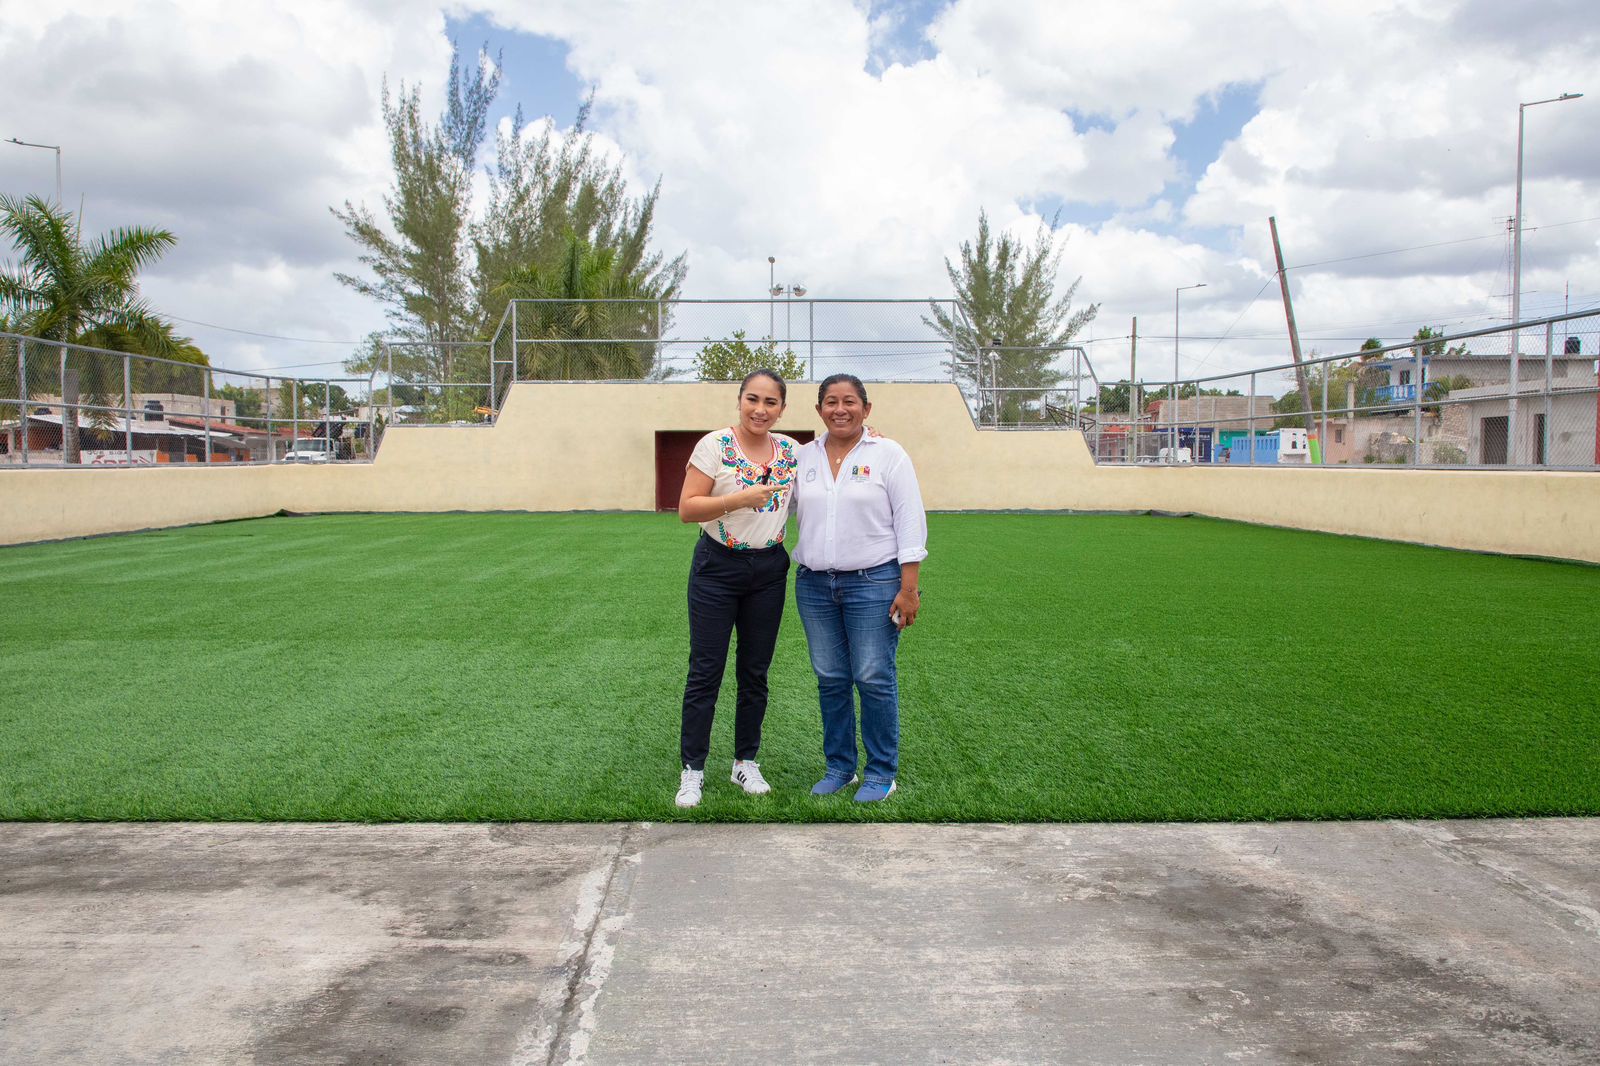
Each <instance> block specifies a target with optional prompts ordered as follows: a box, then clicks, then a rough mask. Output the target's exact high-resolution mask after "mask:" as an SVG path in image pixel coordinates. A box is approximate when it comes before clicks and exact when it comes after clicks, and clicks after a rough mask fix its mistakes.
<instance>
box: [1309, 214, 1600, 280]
mask: <svg viewBox="0 0 1600 1066" xmlns="http://www.w3.org/2000/svg"><path fill="white" fill-rule="evenodd" d="M1584 222H1600V215H1595V216H1591V217H1589V218H1574V219H1571V220H1569V221H1566V222H1551V223H1548V224H1546V225H1543V226H1525V227H1523V230H1522V232H1523V234H1524V235H1527V234H1529V233H1536V232H1538V231H1539V230H1541V229H1559V228H1560V227H1562V226H1576V225H1579V224H1581V223H1584ZM1503 236H1505V235H1504V234H1503V233H1486V234H1483V235H1482V236H1479V237H1460V238H1457V239H1456V240H1453V241H1434V242H1432V243H1430V244H1413V245H1411V246H1410V247H1407V248H1390V249H1387V250H1386V251H1382V252H1364V253H1362V254H1361V255H1346V256H1341V257H1340V258H1338V259H1318V260H1316V261H1315V262H1311V263H1296V264H1295V265H1294V266H1289V267H1284V270H1304V269H1306V268H1307V267H1314V266H1329V265H1331V264H1333V263H1353V262H1355V261H1356V260H1358V259H1376V258H1378V257H1379V256H1384V255H1399V254H1401V253H1402V252H1420V251H1423V250H1425V249H1428V248H1445V247H1448V246H1450V245H1453V244H1472V243H1474V242H1476V241H1494V240H1499V239H1500V238H1502V237H1503Z"/></svg>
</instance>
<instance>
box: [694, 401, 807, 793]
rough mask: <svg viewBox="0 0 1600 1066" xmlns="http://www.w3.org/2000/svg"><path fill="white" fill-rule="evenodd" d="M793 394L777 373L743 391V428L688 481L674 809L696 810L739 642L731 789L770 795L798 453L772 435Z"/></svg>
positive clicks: (718, 434)
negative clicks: (767, 730) (764, 733)
mask: <svg viewBox="0 0 1600 1066" xmlns="http://www.w3.org/2000/svg"><path fill="white" fill-rule="evenodd" d="M787 400H788V390H787V388H786V387H785V385H784V383H783V378H782V377H780V376H779V375H778V373H777V371H775V370H757V371H755V372H754V373H753V374H751V375H750V376H749V377H747V378H745V379H744V381H742V382H740V384H739V420H738V421H737V422H736V423H735V424H734V425H731V426H729V427H727V428H726V429H719V430H716V431H715V432H712V433H708V434H706V435H705V436H704V437H702V438H701V439H700V442H699V443H698V444H696V445H695V449H694V451H693V452H692V453H691V454H690V456H689V466H688V470H687V471H685V473H684V479H683V494H682V495H681V496H680V497H679V498H678V517H679V518H681V519H682V520H683V521H684V522H696V523H698V524H699V526H700V539H699V540H698V541H696V543H695V547H694V559H693V562H692V563H691V565H690V567H689V679H688V681H687V682H686V683H685V685H684V689H683V729H682V732H681V734H680V737H679V757H680V760H681V762H682V765H683V770H682V773H681V775H680V777H679V780H678V795H677V798H676V801H675V802H676V803H677V805H678V806H679V807H694V806H697V805H698V804H699V803H700V798H701V795H702V793H703V791H704V788H705V766H706V756H707V755H708V754H709V753H710V749H711V719H712V716H713V714H714V713H715V711H716V706H717V694H718V692H720V691H721V688H722V674H723V670H724V668H725V667H726V666H727V662H728V640H729V637H730V636H731V635H732V633H733V632H734V631H737V632H738V634H739V645H738V650H737V652H736V653H735V656H734V675H735V677H736V678H737V679H738V684H739V695H738V700H737V702H736V705H735V711H734V719H733V759H734V761H733V775H732V780H733V783H734V784H736V785H738V786H739V787H740V788H742V789H743V790H744V791H745V792H746V793H748V794H749V795H752V796H758V795H762V794H764V793H767V792H770V791H771V787H770V786H769V785H768V784H767V782H766V780H765V779H764V778H763V777H762V776H761V767H760V765H759V764H758V763H757V762H756V753H757V751H758V750H759V749H760V747H761V723H762V720H763V719H764V718H765V717H766V713H767V668H768V667H769V666H770V665H771V664H772V652H773V648H774V647H775V646H776V645H777V642H778V625H779V623H780V622H781V621H782V619H783V600H784V594H785V591H786V589H787V586H788V578H789V553H788V551H787V550H786V549H785V548H784V546H783V534H784V526H785V524H786V523H787V521H788V518H789V495H790V492H791V490H792V489H793V487H794V472H795V465H796V461H797V460H796V452H797V447H796V444H795V442H794V441H793V440H792V439H791V438H789V437H785V436H784V435H782V434H781V433H774V432H772V427H773V426H775V425H777V422H778V419H779V418H781V417H782V416H783V409H784V405H785V403H786V402H787Z"/></svg>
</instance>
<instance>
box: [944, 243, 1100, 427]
mask: <svg viewBox="0 0 1600 1066" xmlns="http://www.w3.org/2000/svg"><path fill="white" fill-rule="evenodd" d="M1053 222H1054V220H1052V225H1051V226H1045V225H1041V226H1040V227H1039V232H1038V235H1037V236H1036V237H1035V239H1034V241H1033V243H1032V244H1025V243H1024V242H1023V241H1022V240H1020V239H1018V238H1016V237H1013V236H1012V235H1011V234H1009V233H1002V234H1000V236H999V238H998V239H996V238H995V237H994V235H993V234H992V233H991V232H990V229H989V216H988V214H987V213H986V212H984V211H979V212H978V236H977V240H976V241H963V242H962V244H961V261H960V263H959V264H956V263H952V262H951V261H950V260H949V259H946V260H945V263H944V265H945V272H946V273H947V274H949V276H950V284H951V285H952V286H953V287H954V289H955V294H956V306H957V308H958V311H959V313H958V314H955V315H952V314H950V313H949V312H948V311H947V310H945V308H944V307H941V306H940V305H938V304H933V305H931V306H932V315H931V317H925V318H924V319H923V321H924V322H926V323H927V324H928V325H929V326H931V327H932V328H933V329H934V330H936V331H937V332H938V333H939V335H940V336H942V337H944V338H945V339H946V340H947V341H949V342H950V344H951V347H952V348H953V349H954V351H955V353H956V364H955V373H956V379H957V380H958V381H961V382H964V383H965V384H967V385H968V386H969V387H976V386H979V385H980V384H981V386H982V387H983V388H988V387H990V386H993V385H998V386H999V387H1000V388H1002V389H1007V388H1018V389H1031V388H1037V389H1039V390H1040V395H1042V393H1043V392H1044V391H1045V390H1048V389H1050V388H1051V387H1052V386H1054V385H1057V384H1059V383H1060V382H1061V380H1062V378H1064V377H1065V376H1066V375H1065V374H1064V373H1063V372H1062V371H1061V370H1060V369H1058V368H1057V367H1056V358H1057V356H1058V355H1059V353H1060V349H1061V348H1062V347H1064V346H1066V345H1068V344H1070V343H1071V342H1072V338H1073V337H1074V336H1076V335H1077V333H1078V331H1079V330H1080V329H1082V328H1083V327H1084V326H1085V325H1087V324H1088V323H1090V322H1092V321H1093V320H1094V316H1095V314H1096V312H1098V311H1099V309H1100V308H1099V305H1098V304H1090V305H1089V306H1088V307H1085V308H1083V309H1082V310H1079V311H1076V312H1074V311H1073V310H1072V297H1073V294H1074V293H1075V292H1077V289H1078V284H1079V282H1081V281H1082V280H1083V279H1082V277H1079V278H1077V279H1075V280H1074V281H1073V282H1072V284H1071V285H1068V286H1067V289H1066V291H1065V292H1064V293H1062V294H1061V296H1060V297H1057V296H1056V295H1055V285H1056V276H1057V273H1058V272H1059V270H1060V265H1061V253H1062V251H1063V249H1061V248H1057V247H1056V245H1055V232H1054V229H1053ZM996 350H997V351H998V353H999V354H998V357H997V358H995V359H994V360H993V361H992V362H991V358H990V356H989V355H988V354H987V353H988V352H991V351H996ZM980 367H981V370H980ZM980 373H981V377H980ZM1000 395H1001V396H1005V397H1007V399H1006V401H1005V402H1004V404H1003V405H1002V408H1001V411H1000V417H1002V418H1006V419H1007V420H1015V419H1016V418H1018V417H1020V415H1021V412H1022V409H1023V404H1024V401H1026V400H1029V399H1033V398H1034V397H1030V396H1029V395H1028V394H1026V393H1004V392H1002V393H1000Z"/></svg>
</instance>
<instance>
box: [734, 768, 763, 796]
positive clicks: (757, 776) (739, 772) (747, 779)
mask: <svg viewBox="0 0 1600 1066" xmlns="http://www.w3.org/2000/svg"><path fill="white" fill-rule="evenodd" d="M732 781H733V783H734V784H736V785H738V786H739V787H740V788H742V789H744V790H745V792H747V793H749V794H750V795H752V796H765V795H766V794H767V793H768V792H771V791H772V786H771V785H769V784H767V779H766V778H764V777H762V776H761V764H760V763H755V762H751V761H750V760H749V759H735V760H734V763H733V777H732Z"/></svg>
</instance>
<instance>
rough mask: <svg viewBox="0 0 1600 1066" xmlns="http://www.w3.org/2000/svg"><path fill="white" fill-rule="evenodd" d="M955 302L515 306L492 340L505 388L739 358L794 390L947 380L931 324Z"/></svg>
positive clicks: (704, 369) (647, 373)
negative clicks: (785, 375) (839, 376)
mask: <svg viewBox="0 0 1600 1066" xmlns="http://www.w3.org/2000/svg"><path fill="white" fill-rule="evenodd" d="M935 306H937V307H938V308H940V309H942V310H944V311H945V312H946V313H947V314H952V315H954V314H959V311H957V310H956V308H955V305H954V302H953V301H950V300H819V299H810V298H783V299H771V300H672V301H660V300H516V301H513V302H512V303H511V304H510V305H509V306H508V307H507V308H506V313H505V318H504V319H503V320H502V322H501V325H500V328H499V330H498V331H497V332H496V334H495V337H494V340H493V341H491V342H490V346H491V349H492V351H493V364H494V368H495V370H496V375H495V378H496V381H497V382H498V381H500V380H502V379H503V378H504V376H505V374H506V373H507V372H509V373H510V374H511V377H512V380H514V381H619V380H621V381H692V380H695V379H697V378H705V377H715V374H716V371H717V369H718V368H719V367H720V366H721V365H722V360H724V359H725V358H726V356H727V354H728V352H729V351H730V350H733V351H740V352H741V353H742V352H743V351H744V350H748V352H750V353H754V354H756V355H761V356H765V357H766V359H767V360H768V361H770V362H772V363H774V364H776V363H777V362H779V361H780V360H786V361H789V362H790V364H791V365H792V366H795V367H797V368H798V373H797V374H796V375H795V377H796V380H803V381H819V380H821V379H822V378H825V377H827V376H828V375H830V374H834V373H841V372H843V373H851V374H855V375H857V376H858V377H861V378H863V379H866V380H871V381H949V380H951V368H952V363H953V361H954V358H955V357H954V355H953V349H952V347H951V344H950V342H949V340H948V339H946V338H945V337H944V336H942V335H941V334H940V333H939V331H938V330H937V329H935V328H934V326H933V325H932V324H931V323H930V318H929V315H930V311H931V310H932V308H933V307H935Z"/></svg>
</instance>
